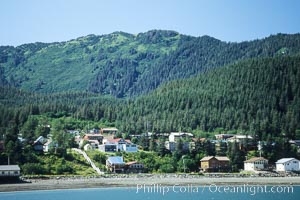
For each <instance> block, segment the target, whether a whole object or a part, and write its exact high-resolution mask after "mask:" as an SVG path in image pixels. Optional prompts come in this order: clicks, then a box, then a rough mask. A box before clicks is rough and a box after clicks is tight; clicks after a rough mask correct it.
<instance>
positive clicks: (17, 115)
mask: <svg viewBox="0 0 300 200" xmlns="http://www.w3.org/2000/svg"><path fill="white" fill-rule="evenodd" d="M299 66H300V57H299V56H295V57H288V56H278V57H276V58H261V59H250V60H246V61H240V62H238V63H236V64H232V65H228V66H225V67H222V68H217V69H213V70H210V71H208V72H205V73H202V74H200V75H198V76H196V77H193V78H189V79H184V80H177V81H171V82H168V83H166V84H164V85H162V86H160V87H159V88H158V89H156V90H155V91H153V92H151V93H149V94H148V95H143V96H140V97H137V98H135V99H130V100H128V99H116V98H113V97H106V96H103V95H97V94H93V93H87V92H68V93H58V94H35V93H28V92H22V91H19V90H16V89H13V88H7V87H1V96H0V99H1V101H0V113H1V123H0V127H3V128H4V129H5V127H7V128H8V127H9V124H10V123H11V121H15V123H17V124H16V125H17V126H22V124H23V123H25V122H26V120H27V118H28V116H30V115H37V114H47V116H50V117H51V116H52V117H59V116H66V117H73V118H76V119H81V120H91V121H94V122H101V123H110V124H112V125H113V126H117V127H118V128H119V129H120V130H121V131H123V132H128V133H141V132H144V131H146V130H147V129H148V130H149V129H150V130H151V131H154V132H170V131H178V130H182V131H196V130H201V131H213V130H215V129H216V128H222V129H224V130H241V131H244V132H248V133H249V134H255V135H257V136H258V137H259V138H260V139H262V138H266V137H267V136H268V135H273V136H276V137H277V136H282V134H284V135H285V136H287V137H288V138H297V137H299V136H300V135H298V136H296V135H297V130H300V126H299V124H300V123H299V122H300V112H299V108H300V83H299V78H298V77H300V67H299ZM147 124H148V127H147ZM3 131H5V130H3ZM298 132H299V131H298Z"/></svg>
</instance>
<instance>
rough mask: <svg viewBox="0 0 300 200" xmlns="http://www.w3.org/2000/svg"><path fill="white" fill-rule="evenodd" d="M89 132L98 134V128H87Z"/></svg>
mask: <svg viewBox="0 0 300 200" xmlns="http://www.w3.org/2000/svg"><path fill="white" fill-rule="evenodd" d="M89 133H90V134H99V133H100V131H99V129H97V128H93V129H91V130H89Z"/></svg>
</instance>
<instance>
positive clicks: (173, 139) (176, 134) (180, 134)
mask: <svg viewBox="0 0 300 200" xmlns="http://www.w3.org/2000/svg"><path fill="white" fill-rule="evenodd" d="M193 136H194V135H193V134H192V133H183V132H172V133H171V134H170V135H169V142H177V140H178V139H182V138H192V137H193Z"/></svg>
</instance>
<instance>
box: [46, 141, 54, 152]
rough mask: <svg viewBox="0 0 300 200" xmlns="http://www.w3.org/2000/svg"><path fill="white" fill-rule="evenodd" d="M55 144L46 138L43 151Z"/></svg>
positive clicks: (47, 150) (48, 149)
mask: <svg viewBox="0 0 300 200" xmlns="http://www.w3.org/2000/svg"><path fill="white" fill-rule="evenodd" d="M54 146H55V145H54V143H53V142H52V140H48V141H47V142H46V143H45V144H44V145H43V151H44V152H49V151H50V149H51V148H53V147H54Z"/></svg>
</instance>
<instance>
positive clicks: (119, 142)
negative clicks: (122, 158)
mask: <svg viewBox="0 0 300 200" xmlns="http://www.w3.org/2000/svg"><path fill="white" fill-rule="evenodd" d="M108 144H114V145H116V147H117V151H125V152H137V151H138V147H137V145H136V144H133V143H132V142H131V141H130V140H125V139H123V138H116V139H104V140H103V145H104V146H103V145H102V146H101V149H100V151H103V150H102V149H103V148H105V145H106V146H107V145H108Z"/></svg>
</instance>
